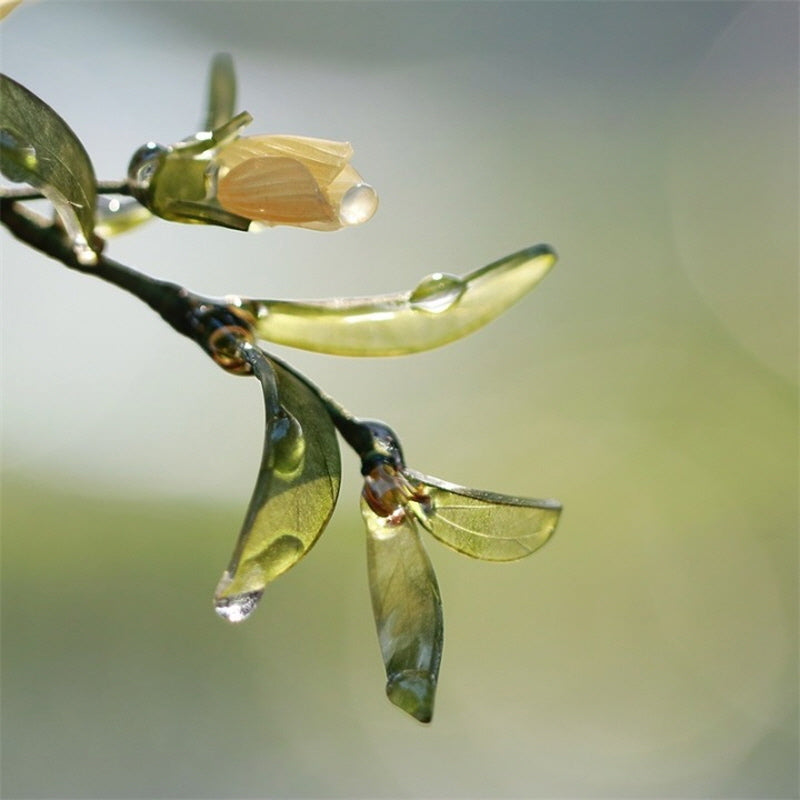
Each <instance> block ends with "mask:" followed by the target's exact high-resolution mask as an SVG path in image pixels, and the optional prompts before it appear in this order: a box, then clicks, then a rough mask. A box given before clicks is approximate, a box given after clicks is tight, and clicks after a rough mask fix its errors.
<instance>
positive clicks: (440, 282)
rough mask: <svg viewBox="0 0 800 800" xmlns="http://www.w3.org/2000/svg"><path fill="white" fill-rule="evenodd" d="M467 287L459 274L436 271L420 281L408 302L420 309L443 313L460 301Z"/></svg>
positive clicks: (430, 312) (431, 312) (432, 312)
mask: <svg viewBox="0 0 800 800" xmlns="http://www.w3.org/2000/svg"><path fill="white" fill-rule="evenodd" d="M466 288H467V285H466V284H465V283H464V281H462V280H461V278H459V277H458V276H457V275H449V274H447V273H442V272H434V274H433V275H428V277H427V278H423V279H422V280H421V281H420V283H419V285H418V286H417V288H416V289H414V291H413V292H411V295H410V297H409V298H408V302H409V303H410V305H411V307H412V308H414V309H416V310H418V311H427V312H428V313H429V314H441V313H442V311H447V309H448V308H451V307H452V306H454V305H455V304H456V303H457V302H458V301H459V299H460V297H461V295H462V294H464V290H465V289H466Z"/></svg>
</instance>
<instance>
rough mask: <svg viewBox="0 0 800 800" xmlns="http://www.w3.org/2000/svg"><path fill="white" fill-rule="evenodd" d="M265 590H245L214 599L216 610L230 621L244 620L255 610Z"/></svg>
mask: <svg viewBox="0 0 800 800" xmlns="http://www.w3.org/2000/svg"><path fill="white" fill-rule="evenodd" d="M262 594H264V592H243V593H242V594H237V595H235V596H234V597H220V598H217V599H215V600H214V611H216V612H217V614H218V615H219V616H220V617H222V618H223V619H226V620H228V622H242V621H244V620H246V619H247V618H248V617H249V616H250V615H251V614H252V613H253V611H255V608H256V606H257V605H258V601H259V600H260V599H261V595H262Z"/></svg>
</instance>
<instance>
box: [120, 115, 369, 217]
mask: <svg viewBox="0 0 800 800" xmlns="http://www.w3.org/2000/svg"><path fill="white" fill-rule="evenodd" d="M251 120H252V117H251V116H250V115H249V114H248V113H247V112H242V113H241V114H238V115H237V116H236V117H234V118H233V119H231V120H230V121H228V122H226V123H225V124H224V125H222V126H220V127H219V128H217V129H216V130H213V131H202V132H200V133H198V134H196V135H195V136H191V137H189V138H188V139H185V140H184V141H182V142H178V143H177V144H174V145H172V146H171V147H162V146H161V145H156V144H154V143H152V142H150V143H148V144H146V145H143V146H142V147H140V148H139V150H137V151H136V153H135V154H134V156H133V158H132V159H131V163H130V166H129V167H128V185H129V186H130V191H131V194H133V196H134V197H135V198H136V199H137V200H138V201H139V202H140V203H141V204H142V205H144V206H145V207H146V208H147V209H148V210H149V211H150V212H152V213H153V214H157V215H158V216H160V217H163V218H164V219H168V220H172V221H174V222H197V223H203V224H206V225H222V226H224V227H227V228H235V229H237V230H248V228H250V227H251V223H253V222H255V223H257V224H260V225H294V226H296V227H300V228H311V229H313V230H319V231H335V230H339V229H340V228H344V227H346V226H349V225H360V224H361V223H362V222H366V221H367V220H369V219H370V218H371V217H372V215H373V214H374V213H375V210H376V208H377V207H378V195H377V193H376V192H375V190H374V189H373V188H372V187H371V186H370V185H369V184H368V183H364V181H363V180H362V178H361V176H360V175H359V174H358V172H356V170H355V169H353V167H352V166H350V158H351V157H352V155H353V148H352V147H351V146H350V144H349V143H348V142H332V141H329V140H327V139H309V138H306V137H303V136H248V137H240V136H239V135H238V133H239V131H240V130H241V129H242V128H243V127H244V126H245V125H247V124H248V123H249V122H250V121H251Z"/></svg>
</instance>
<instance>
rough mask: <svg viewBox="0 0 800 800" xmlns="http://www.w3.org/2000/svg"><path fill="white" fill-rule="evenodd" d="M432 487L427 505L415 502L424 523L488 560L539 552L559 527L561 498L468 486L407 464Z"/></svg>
mask: <svg viewBox="0 0 800 800" xmlns="http://www.w3.org/2000/svg"><path fill="white" fill-rule="evenodd" d="M404 472H405V474H406V476H407V477H408V478H409V480H411V481H412V482H413V483H417V484H423V485H424V486H425V487H426V490H427V492H426V493H427V495H428V497H427V500H426V502H425V503H424V504H420V503H416V502H411V503H410V505H411V506H412V508H413V509H414V512H415V514H416V516H417V519H418V520H419V522H420V524H422V526H423V527H424V528H425V529H426V530H428V531H429V532H430V533H431V534H432V535H433V536H435V537H436V538H437V539H438V540H439V541H440V542H442V543H444V544H446V545H447V546H448V547H451V548H452V549H453V550H457V551H458V552H459V553H464V554H465V555H468V556H471V557H472V558H479V559H481V560H483V561H516V560H517V559H519V558H524V557H525V556H528V555H530V554H531V553H533V552H534V551H535V550H538V549H539V548H540V547H541V546H542V545H543V544H545V542H547V541H548V539H549V538H550V537H551V536H552V534H553V532H554V531H555V528H556V524H557V523H558V518H559V515H560V514H561V504H560V503H558V502H557V501H556V500H534V499H529V498H525V497H514V496H511V495H505V494H496V493H494V492H484V491H480V490H477V489H468V488H466V487H464V486H458V485H457V484H454V483H449V482H447V481H443V480H441V479H439V478H433V477H431V476H430V475H423V474H422V473H421V472H416V471H415V470H412V469H408V468H406V469H405V470H404Z"/></svg>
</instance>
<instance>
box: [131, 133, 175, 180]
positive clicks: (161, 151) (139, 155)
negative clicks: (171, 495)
mask: <svg viewBox="0 0 800 800" xmlns="http://www.w3.org/2000/svg"><path fill="white" fill-rule="evenodd" d="M168 152H169V150H168V149H167V148H166V147H164V146H163V145H160V144H156V143H155V142H147V144H143V145H142V146H141V147H140V148H139V149H138V150H137V151H136V152H135V153H134V154H133V157H132V158H131V162H130V164H129V165H128V181H129V183H130V184H131V186H132V188H133V189H140V190H145V189H147V188H148V187H149V186H150V181H151V180H152V179H153V178H154V177H155V175H156V173H157V172H158V169H159V168H160V167H161V165H162V164H163V163H164V159H165V158H166V157H167V154H168Z"/></svg>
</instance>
